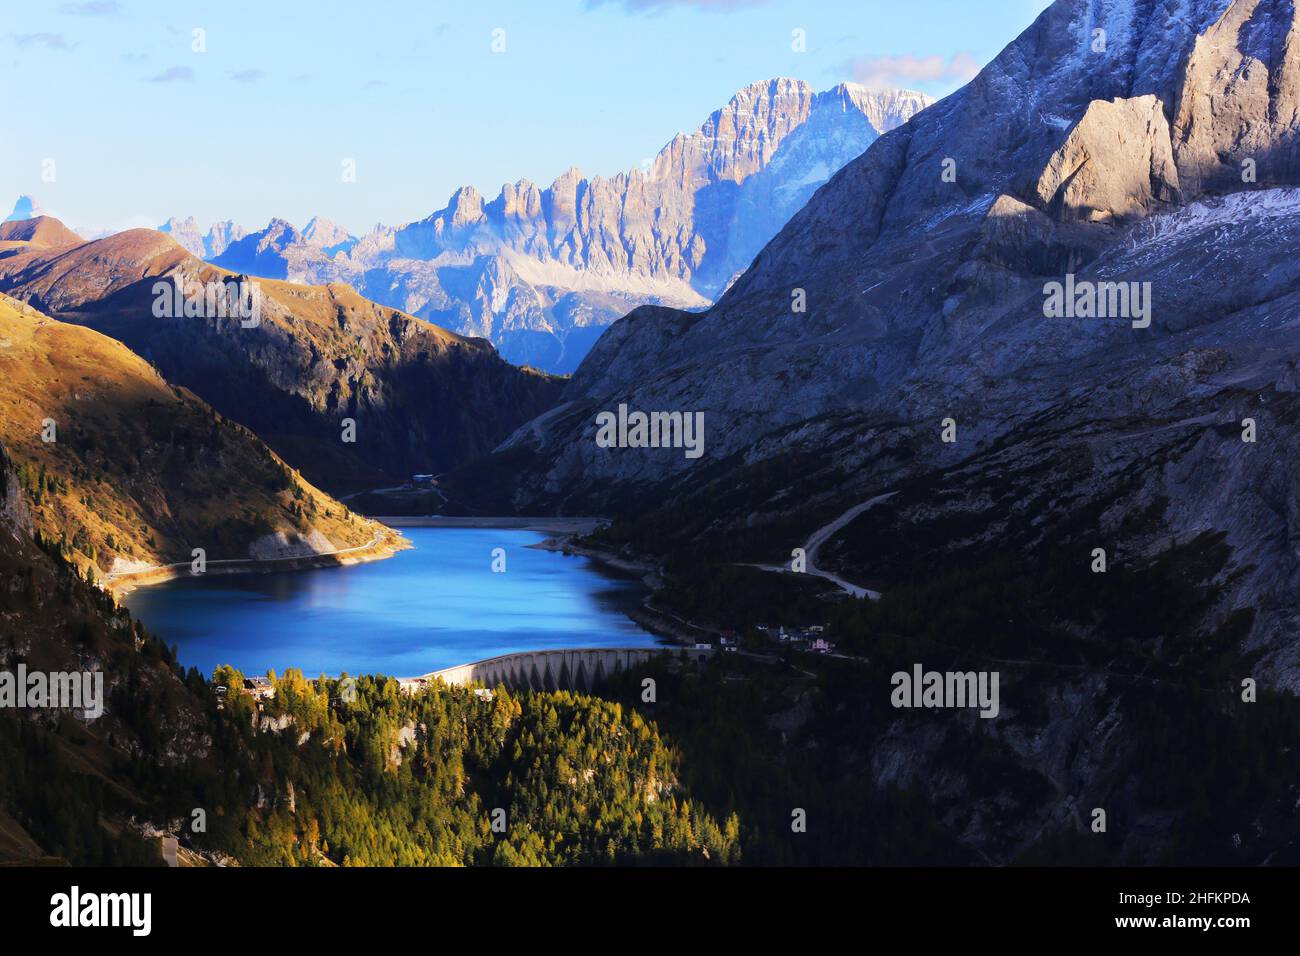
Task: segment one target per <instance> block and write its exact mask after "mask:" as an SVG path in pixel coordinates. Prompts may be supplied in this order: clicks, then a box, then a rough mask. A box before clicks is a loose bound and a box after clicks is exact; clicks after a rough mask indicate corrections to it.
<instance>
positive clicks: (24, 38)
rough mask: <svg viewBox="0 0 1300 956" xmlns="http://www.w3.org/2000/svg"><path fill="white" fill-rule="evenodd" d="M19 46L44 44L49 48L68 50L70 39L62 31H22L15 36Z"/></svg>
mask: <svg viewBox="0 0 1300 956" xmlns="http://www.w3.org/2000/svg"><path fill="white" fill-rule="evenodd" d="M14 42H15V43H17V44H18V45H19V46H43V47H45V49H47V50H66V49H68V41H67V40H66V39H64V36H63V34H62V33H20V34H18V35H17V36H15V37H14Z"/></svg>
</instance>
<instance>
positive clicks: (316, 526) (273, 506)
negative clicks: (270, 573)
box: [0, 295, 400, 576]
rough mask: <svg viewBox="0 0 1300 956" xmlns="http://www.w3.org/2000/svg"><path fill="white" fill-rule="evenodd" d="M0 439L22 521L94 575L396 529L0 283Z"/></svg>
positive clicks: (371, 536) (341, 541)
mask: <svg viewBox="0 0 1300 956" xmlns="http://www.w3.org/2000/svg"><path fill="white" fill-rule="evenodd" d="M51 423H52V426H53V429H54V430H53V436H54V439H55V440H54V441H49V442H47V441H45V440H44V437H45V436H48V435H49V434H50V431H49V426H50V425H51ZM0 444H3V445H4V446H6V447H7V448H8V449H9V452H10V455H11V456H12V458H13V459H14V462H15V464H16V467H17V469H18V472H19V479H20V481H21V483H22V484H23V486H24V487H25V488H26V489H27V491H28V493H29V494H30V495H31V497H32V500H33V503H34V508H33V512H34V523H35V527H36V530H37V531H39V532H40V533H41V534H43V535H44V536H45V537H46V538H49V539H51V540H53V541H60V542H63V544H64V547H65V549H66V553H68V554H69V556H70V557H71V558H72V559H73V560H74V561H75V562H77V563H78V565H80V566H81V567H82V568H83V569H86V568H90V567H93V568H94V569H95V573H96V575H97V576H99V575H103V574H104V573H105V572H109V571H112V570H115V569H116V570H117V571H119V572H120V571H123V570H125V569H130V568H133V567H143V566H145V565H161V564H168V563H172V562H181V561H185V562H188V561H190V560H191V555H192V549H194V548H202V549H204V551H205V554H206V559H207V560H208V561H217V560H229V559H248V558H250V557H270V556H272V555H284V554H295V553H302V554H304V555H305V554H307V553H309V552H317V553H320V552H330V551H336V550H344V549H349V548H358V547H363V546H366V545H368V544H373V550H375V551H383V550H385V549H391V548H392V547H393V546H396V545H397V544H398V542H399V540H400V539H399V538H398V537H397V536H396V535H395V534H394V533H392V532H391V531H389V530H388V529H386V528H384V527H383V526H382V525H379V524H377V523H375V522H372V521H368V520H366V519H364V518H361V517H359V516H356V515H352V514H350V513H349V512H348V511H347V509H346V508H345V507H344V506H343V505H341V504H340V503H339V502H337V501H335V500H334V499H333V498H330V497H329V496H328V495H326V494H324V493H323V492H320V491H319V490H317V489H316V488H314V487H312V486H311V485H310V484H309V483H307V482H306V481H305V480H304V479H303V478H302V477H301V475H299V474H298V473H297V472H296V471H294V470H293V469H291V468H289V467H288V466H287V465H285V464H284V462H282V461H281V460H280V459H279V458H278V457H276V456H275V454H274V453H272V452H271V451H270V449H268V448H267V447H266V446H265V445H264V444H263V443H262V442H261V441H260V440H259V439H258V438H257V437H256V436H254V435H253V434H252V433H251V432H249V431H248V430H247V429H245V428H243V427H242V426H239V425H236V424H234V423H233V422H230V421H229V420H227V419H225V418H223V417H222V416H221V415H219V414H218V413H216V412H215V411H214V410H213V409H212V408H210V407H209V406H208V405H206V404H205V403H204V402H202V401H201V400H199V399H198V398H196V397H195V396H194V395H192V394H190V393H189V392H187V391H186V390H184V389H179V388H176V387H173V386H171V385H169V384H168V383H167V382H166V381H165V380H164V379H163V378H162V377H161V376H160V375H159V374H158V373H157V372H156V371H155V370H154V369H153V368H152V367H150V365H149V364H148V363H146V362H145V361H144V360H143V359H141V358H140V357H139V356H137V355H135V354H134V353H132V352H131V351H130V350H129V349H128V348H126V346H124V345H122V344H120V343H119V342H116V341H114V340H113V339H110V338H108V337H106V336H104V335H101V334H99V333H98V332H95V331H92V330H91V329H87V328H83V327H80V326H76V325H70V324H67V323H63V322H59V321H56V320H54V319H51V318H49V317H48V316H46V315H43V314H41V313H39V312H37V311H35V310H34V309H31V308H29V307H27V306H25V305H23V304H22V303H20V302H17V301H16V300H13V299H11V298H9V297H8V296H2V295H0ZM277 536H278V537H277ZM357 556H358V557H363V556H365V555H364V552H363V553H361V554H358V555H357Z"/></svg>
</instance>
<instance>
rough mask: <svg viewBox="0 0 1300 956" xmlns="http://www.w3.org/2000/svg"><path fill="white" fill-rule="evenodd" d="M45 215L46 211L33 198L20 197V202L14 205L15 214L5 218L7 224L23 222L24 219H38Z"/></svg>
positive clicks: (12, 213)
mask: <svg viewBox="0 0 1300 956" xmlns="http://www.w3.org/2000/svg"><path fill="white" fill-rule="evenodd" d="M44 215H45V210H44V209H43V208H42V207H41V204H40V203H39V202H37V201H36V200H35V199H33V198H32V197H31V196H19V197H18V201H17V202H15V203H14V210H13V212H11V213H10V214H9V215H8V216H7V217H6V218H5V222H21V221H22V220H24V219H36V218H38V217H39V216H44Z"/></svg>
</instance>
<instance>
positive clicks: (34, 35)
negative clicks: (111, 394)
mask: <svg viewBox="0 0 1300 956" xmlns="http://www.w3.org/2000/svg"><path fill="white" fill-rule="evenodd" d="M1046 5H1047V0H908V2H899V0H887V2H886V0H801V2H798V0H474V2H468V0H455V2H443V0H423V2H398V0H367V2H357V0H315V2H299V0H260V2H246V0H222V2H219V3H209V2H180V0H171V2H164V0H158V2H155V0H71V2H64V0H24V2H22V3H5V4H4V5H3V8H2V9H0V78H3V80H4V82H5V85H6V87H7V88H8V91H9V95H8V96H6V98H5V101H6V103H5V110H4V112H3V115H2V116H0V204H3V205H4V206H5V207H6V209H5V213H6V214H7V211H8V208H7V207H8V206H9V205H10V204H11V203H12V202H13V199H14V198H16V196H17V195H18V194H19V193H31V194H33V195H34V196H36V198H37V200H38V201H40V202H41V203H42V204H43V205H44V206H45V207H47V208H48V209H49V210H51V211H52V212H54V213H56V214H58V215H60V216H61V217H63V218H64V219H65V220H66V221H67V222H68V224H69V225H73V226H78V227H95V228H123V227H126V226H129V225H150V226H152V225H157V224H158V223H160V222H162V221H163V220H164V219H165V218H167V217H168V216H170V215H178V216H186V215H194V216H196V217H197V218H198V220H199V222H200V224H201V225H203V226H204V227H205V228H206V226H207V224H208V223H209V222H211V221H213V220H216V219H224V218H233V219H235V220H236V221H237V222H240V223H242V224H243V225H245V226H247V227H251V228H258V227H260V226H262V225H265V223H266V221H267V220H268V219H269V218H271V217H272V216H282V217H284V218H286V219H289V220H290V221H292V222H295V223H297V224H298V225H299V226H301V225H304V224H305V223H306V220H307V219H308V218H310V217H311V216H312V215H314V214H320V215H323V216H326V217H328V218H331V219H335V220H337V221H338V222H340V223H342V224H343V225H345V226H347V227H349V228H350V229H352V230H353V231H360V230H365V229H368V228H369V227H370V226H372V225H373V224H374V223H376V222H385V223H389V224H396V223H401V222H408V221H410V220H412V219H418V218H421V217H423V216H425V215H427V214H428V213H430V212H432V211H433V210H435V209H438V208H441V207H442V206H443V205H444V204H445V203H446V200H447V198H448V196H449V195H450V194H451V192H452V191H453V190H454V189H455V188H456V187H457V186H459V185H462V184H471V185H474V186H476V187H478V188H479V189H480V190H481V191H482V192H483V193H484V194H485V195H487V196H489V197H490V196H495V195H496V193H497V191H498V190H499V189H500V186H501V184H502V183H504V182H513V181H515V180H517V179H521V178H527V179H531V180H533V181H534V182H537V183H539V184H542V185H546V184H549V183H550V182H551V180H553V179H554V178H555V177H556V176H557V175H559V174H560V173H561V172H563V171H564V170H565V169H566V168H568V167H569V166H578V167H579V168H581V169H582V170H583V171H584V172H587V173H589V174H601V175H611V174H613V173H615V172H618V171H619V170H622V169H627V168H631V167H634V166H636V165H638V164H639V163H640V162H641V161H642V160H643V159H644V158H646V157H650V156H653V155H654V154H655V153H656V152H658V150H659V149H660V148H661V147H662V146H663V145H664V144H665V143H666V142H667V141H668V140H669V139H671V138H672V136H673V134H675V133H676V132H678V131H679V130H687V129H691V128H693V127H695V126H696V125H698V124H699V123H700V122H701V121H702V120H703V119H704V118H705V117H706V116H707V115H708V114H709V113H710V112H712V111H713V110H714V109H717V108H718V107H719V106H721V105H723V104H724V103H725V102H726V101H727V99H728V98H729V97H730V96H731V94H732V93H734V92H735V91H736V90H737V89H739V88H740V87H742V86H744V85H746V84H748V83H751V82H754V81H757V80H763V79H768V78H771V77H773V76H780V75H784V76H793V77H797V78H799V79H803V80H806V81H808V82H809V83H812V84H813V85H814V86H816V87H817V88H819V89H824V88H827V87H830V86H832V85H834V84H835V83H837V82H840V81H842V80H853V79H857V80H860V81H867V82H874V83H882V82H885V83H891V84H892V85H897V86H906V87H910V88H913V89H920V90H923V91H925V92H927V93H931V94H934V95H943V94H945V93H948V92H951V91H952V90H953V89H956V88H957V87H958V86H960V85H961V84H962V83H963V82H965V80H966V79H967V78H968V77H969V76H970V74H971V72H972V71H973V70H974V69H976V68H977V67H978V66H979V65H982V64H984V63H986V62H987V61H988V60H989V59H991V58H992V57H994V56H995V55H996V54H997V53H998V52H999V51H1000V50H1001V49H1002V48H1003V47H1004V46H1005V45H1006V44H1007V43H1009V42H1010V41H1011V40H1012V39H1013V38H1014V37H1015V36H1016V35H1017V34H1018V33H1019V32H1020V31H1021V30H1023V29H1024V28H1025V27H1026V26H1028V25H1029V23H1031V22H1032V21H1033V19H1034V17H1035V16H1036V15H1037V14H1038V13H1039V12H1040V11H1041V9H1042V8H1044V7H1045V6H1046ZM196 29H199V30H202V31H203V34H202V41H203V42H202V45H203V46H204V47H205V51H204V52H196V51H195V50H194V49H193V47H194V45H195V41H194V37H195V34H194V31H195V30H196ZM795 29H802V30H803V31H805V35H806V38H807V41H806V42H807V51H806V52H803V53H796V52H794V51H793V50H792V44H791V37H792V31H793V30H795ZM495 30H503V31H504V45H505V51H504V52H502V53H494V52H493V49H492V46H493V39H494V34H493V31H495ZM496 36H497V38H498V41H499V40H500V38H501V37H502V35H501V34H497V35H496ZM498 45H500V43H499V42H498ZM344 159H352V160H355V164H356V165H355V169H356V178H355V181H354V182H346V183H345V182H343V181H342V179H343V177H342V175H341V173H342V168H343V167H342V164H343V161H344ZM51 160H52V161H53V166H52V167H51V166H50V165H49V161H51ZM51 173H52V175H53V181H52V182H50V181H47V180H48V179H49V178H50V176H51Z"/></svg>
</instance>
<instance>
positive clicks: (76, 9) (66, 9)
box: [59, 0, 122, 17]
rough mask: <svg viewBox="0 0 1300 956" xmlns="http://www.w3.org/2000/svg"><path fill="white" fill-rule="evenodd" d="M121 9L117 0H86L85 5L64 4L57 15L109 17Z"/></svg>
mask: <svg viewBox="0 0 1300 956" xmlns="http://www.w3.org/2000/svg"><path fill="white" fill-rule="evenodd" d="M121 9H122V5H121V4H120V3H118V2H117V0H87V2H85V3H65V4H63V5H61V6H60V7H59V13H64V14H67V15H68V16H72V17H111V16H112V15H113V14H115V13H118V12H119V11H120V10H121Z"/></svg>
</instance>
